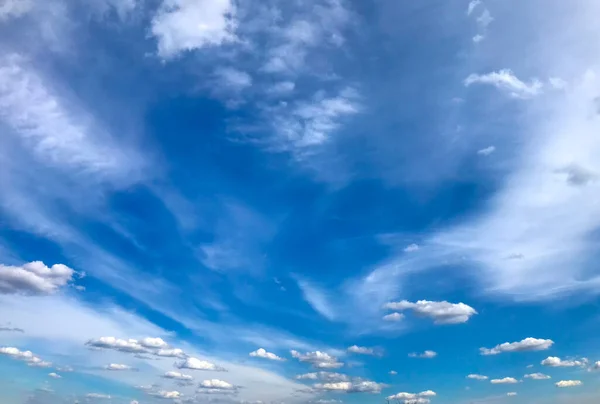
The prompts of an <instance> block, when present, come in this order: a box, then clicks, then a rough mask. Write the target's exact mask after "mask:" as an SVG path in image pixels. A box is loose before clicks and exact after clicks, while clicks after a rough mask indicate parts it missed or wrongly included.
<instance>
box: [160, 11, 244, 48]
mask: <svg viewBox="0 0 600 404" xmlns="http://www.w3.org/2000/svg"><path fill="white" fill-rule="evenodd" d="M235 14H236V9H235V4H234V3H233V2H232V1H231V0H164V1H163V4H162V6H161V7H160V9H159V11H158V13H157V14H156V15H155V16H154V18H153V20H152V28H151V32H152V35H154V36H155V37H156V39H157V41H158V55H159V56H160V57H162V58H165V59H167V58H172V57H174V56H176V55H178V54H180V53H181V52H185V51H192V50H196V49H200V48H204V47H207V46H218V45H222V44H224V43H228V42H233V41H236V40H237V38H236V35H235V30H236V27H237V20H236V18H235Z"/></svg>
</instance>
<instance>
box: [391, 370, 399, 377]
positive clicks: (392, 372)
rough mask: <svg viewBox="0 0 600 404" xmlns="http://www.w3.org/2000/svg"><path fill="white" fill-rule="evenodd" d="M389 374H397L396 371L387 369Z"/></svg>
mask: <svg viewBox="0 0 600 404" xmlns="http://www.w3.org/2000/svg"><path fill="white" fill-rule="evenodd" d="M389 374H390V375H392V376H394V375H397V374H398V372H396V371H395V370H390V371H389Z"/></svg>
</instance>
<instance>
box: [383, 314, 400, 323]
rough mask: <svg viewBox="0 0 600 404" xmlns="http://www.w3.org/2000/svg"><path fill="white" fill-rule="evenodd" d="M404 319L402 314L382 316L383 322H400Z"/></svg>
mask: <svg viewBox="0 0 600 404" xmlns="http://www.w3.org/2000/svg"><path fill="white" fill-rule="evenodd" d="M402 319H404V314H402V313H390V314H386V315H385V316H383V320H384V321H393V322H396V321H400V320H402Z"/></svg>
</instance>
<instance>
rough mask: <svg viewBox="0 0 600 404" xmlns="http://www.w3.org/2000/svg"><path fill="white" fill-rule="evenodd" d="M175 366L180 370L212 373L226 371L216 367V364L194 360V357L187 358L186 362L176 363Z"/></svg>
mask: <svg viewBox="0 0 600 404" xmlns="http://www.w3.org/2000/svg"><path fill="white" fill-rule="evenodd" d="M175 366H177V367H178V368H179V369H190V370H212V371H220V372H223V371H225V369H223V368H222V367H220V366H217V365H215V364H214V363H211V362H208V361H204V360H200V359H198V358H192V357H190V358H187V359H186V360H184V361H181V362H178V363H176V365H175Z"/></svg>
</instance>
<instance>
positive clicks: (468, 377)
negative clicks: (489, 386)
mask: <svg viewBox="0 0 600 404" xmlns="http://www.w3.org/2000/svg"><path fill="white" fill-rule="evenodd" d="M467 379H473V380H487V379H488V377H487V376H484V375H477V374H470V375H468V376H467Z"/></svg>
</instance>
